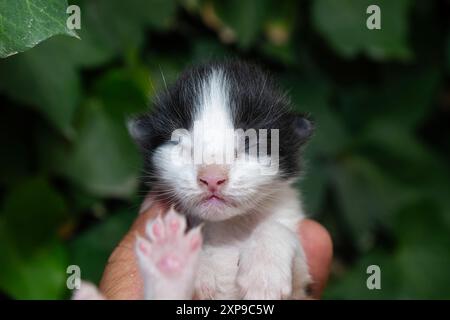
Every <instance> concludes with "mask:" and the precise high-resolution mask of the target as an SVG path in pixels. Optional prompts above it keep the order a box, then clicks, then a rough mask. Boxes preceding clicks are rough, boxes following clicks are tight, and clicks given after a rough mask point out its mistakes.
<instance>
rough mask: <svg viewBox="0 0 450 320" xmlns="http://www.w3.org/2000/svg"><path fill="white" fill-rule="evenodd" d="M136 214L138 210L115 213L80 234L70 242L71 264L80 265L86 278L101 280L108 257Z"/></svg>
mask: <svg viewBox="0 0 450 320" xmlns="http://www.w3.org/2000/svg"><path fill="white" fill-rule="evenodd" d="M136 214H137V211H136V212H129V211H124V212H118V213H116V214H113V215H111V216H110V217H108V218H107V219H106V220H105V221H103V222H102V223H99V224H97V225H95V226H93V227H92V228H90V229H89V230H87V231H86V232H84V233H82V234H80V235H79V236H78V237H77V238H76V239H75V240H74V241H73V242H72V243H71V244H70V252H71V260H70V264H76V265H78V266H80V268H81V272H82V273H81V276H82V278H83V279H84V280H89V281H92V282H94V283H98V282H99V281H100V278H101V276H102V273H103V270H104V268H105V265H106V262H107V261H108V257H109V256H110V255H111V253H112V251H113V249H114V248H115V246H116V245H117V244H118V243H119V241H120V240H121V239H122V237H123V236H124V235H125V233H126V232H127V230H128V228H129V227H130V226H131V223H132V221H133V219H135V218H136Z"/></svg>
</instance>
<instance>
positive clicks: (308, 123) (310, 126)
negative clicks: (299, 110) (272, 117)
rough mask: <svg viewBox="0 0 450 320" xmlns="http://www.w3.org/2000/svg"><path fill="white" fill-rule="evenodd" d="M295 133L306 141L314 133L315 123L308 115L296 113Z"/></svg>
mask: <svg viewBox="0 0 450 320" xmlns="http://www.w3.org/2000/svg"><path fill="white" fill-rule="evenodd" d="M294 117H295V121H294V126H295V133H296V134H297V136H298V137H299V139H300V140H301V141H302V143H305V142H306V141H308V139H309V138H310V137H311V136H312V134H313V133H314V123H313V121H312V120H311V119H310V118H309V117H308V116H307V115H294Z"/></svg>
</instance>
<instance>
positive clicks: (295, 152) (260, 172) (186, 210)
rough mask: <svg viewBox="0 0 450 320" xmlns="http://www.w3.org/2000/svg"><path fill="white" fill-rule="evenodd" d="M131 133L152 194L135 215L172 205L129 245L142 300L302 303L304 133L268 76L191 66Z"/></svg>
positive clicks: (228, 66)
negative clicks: (300, 226) (133, 246)
mask: <svg viewBox="0 0 450 320" xmlns="http://www.w3.org/2000/svg"><path fill="white" fill-rule="evenodd" d="M129 129H130V132H131V135H132V136H133V138H134V139H135V140H136V141H137V143H138V145H139V146H140V148H141V150H142V152H143V155H144V160H145V174H146V177H147V178H148V181H147V182H148V184H149V185H150V186H151V187H152V190H151V192H150V193H149V196H148V197H147V199H146V201H145V202H144V204H143V206H142V209H141V211H144V210H146V209H147V208H148V207H149V206H150V205H151V203H152V202H153V201H155V200H157V201H164V202H166V203H169V204H172V208H171V209H170V210H169V213H168V214H167V215H166V216H165V217H164V218H161V217H159V218H158V219H156V220H154V221H151V222H149V225H148V227H147V232H146V233H147V237H148V238H150V241H149V240H147V239H146V238H138V239H137V242H136V252H137V257H138V261H139V265H140V268H141V272H142V276H143V279H144V291H145V292H144V295H145V298H146V299H190V298H193V297H195V298H199V299H300V298H305V297H306V289H307V287H308V285H309V284H310V283H311V278H310V275H309V273H308V266H307V261H306V257H305V254H304V252H303V249H302V246H301V243H300V241H299V238H298V235H297V228H298V224H299V222H300V220H301V219H302V218H303V216H304V215H303V210H302V206H301V202H300V200H299V195H298V194H297V191H296V189H295V188H294V187H293V186H292V184H293V183H294V182H295V180H296V179H297V178H298V176H299V173H300V164H301V161H300V148H301V146H302V145H303V144H304V143H305V142H306V141H307V140H308V138H309V137H310V135H311V134H312V131H313V126H312V124H311V123H310V121H309V120H308V119H306V118H305V117H303V116H299V115H296V114H294V113H292V110H291V105H290V102H289V100H288V98H287V97H286V96H285V95H284V93H283V92H282V91H281V90H280V89H279V88H278V87H277V86H276V85H275V83H274V82H273V80H272V79H271V78H270V77H269V76H268V75H267V74H265V73H264V72H263V71H261V70H260V69H259V68H257V67H256V66H254V65H249V64H245V63H242V62H238V61H226V62H223V63H210V64H205V65H200V66H197V67H193V68H191V69H188V70H187V71H185V72H184V73H183V74H182V75H181V76H180V77H179V79H178V80H177V81H176V82H175V83H174V84H173V85H172V86H170V87H168V88H167V89H166V90H165V91H164V92H162V93H161V94H160V95H158V96H157V97H156V99H155V100H154V103H153V108H152V112H151V113H148V114H145V115H142V116H140V117H138V118H136V119H134V120H132V121H131V122H130V124H129ZM185 217H186V218H187V220H188V221H187V223H188V225H189V226H190V227H191V229H190V231H189V232H188V233H185V232H184V231H185V228H186V221H185ZM197 225H199V226H202V227H201V231H200V227H195V226H197ZM202 243H203V244H202ZM81 293H82V291H80V292H79V295H78V298H79V297H80V296H82V295H81ZM89 297H91V296H89ZM99 297H100V296H99Z"/></svg>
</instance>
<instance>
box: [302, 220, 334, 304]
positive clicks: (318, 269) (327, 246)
mask: <svg viewBox="0 0 450 320" xmlns="http://www.w3.org/2000/svg"><path fill="white" fill-rule="evenodd" d="M299 233H300V239H301V242H302V246H303V249H304V250H305V254H306V259H307V261H308V266H309V270H310V274H311V277H312V279H313V284H312V288H311V289H312V296H313V297H314V298H320V296H321V294H322V291H323V289H324V288H325V285H326V282H327V280H328V275H329V273H330V266H331V261H332V259H333V241H332V239H331V236H330V233H329V232H328V231H327V229H325V228H324V227H323V226H322V225H321V224H319V223H317V222H316V221H313V220H310V219H305V220H303V221H302V222H301V223H300V226H299Z"/></svg>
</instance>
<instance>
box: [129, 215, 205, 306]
mask: <svg viewBox="0 0 450 320" xmlns="http://www.w3.org/2000/svg"><path fill="white" fill-rule="evenodd" d="M185 231H186V219H185V217H183V216H181V215H180V214H178V213H177V212H176V211H175V210H174V209H173V208H172V209H170V211H169V212H168V213H167V215H166V216H165V217H164V218H161V217H158V218H156V219H155V220H153V221H150V222H149V223H148V224H147V227H146V236H147V237H148V239H147V238H143V237H139V236H138V238H137V241H136V253H137V256H138V261H139V266H140V268H141V271H142V274H143V277H144V278H145V279H152V280H151V281H149V283H150V282H153V283H152V284H151V285H152V286H155V288H152V289H151V291H152V292H153V293H154V295H155V298H158V295H169V296H170V294H171V293H170V292H169V291H170V290H173V289H174V288H176V287H177V286H178V289H180V290H185V291H188V290H190V288H189V287H190V286H192V283H193V281H194V276H195V268H196V264H197V260H198V254H199V252H200V249H201V246H202V236H201V232H200V228H199V227H197V228H194V229H192V230H190V231H189V232H188V233H185ZM182 288H184V289H182ZM149 291H150V290H149ZM186 294H187V293H186ZM162 298H165V296H164V297H162ZM168 298H169V297H168ZM173 298H176V297H173Z"/></svg>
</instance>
